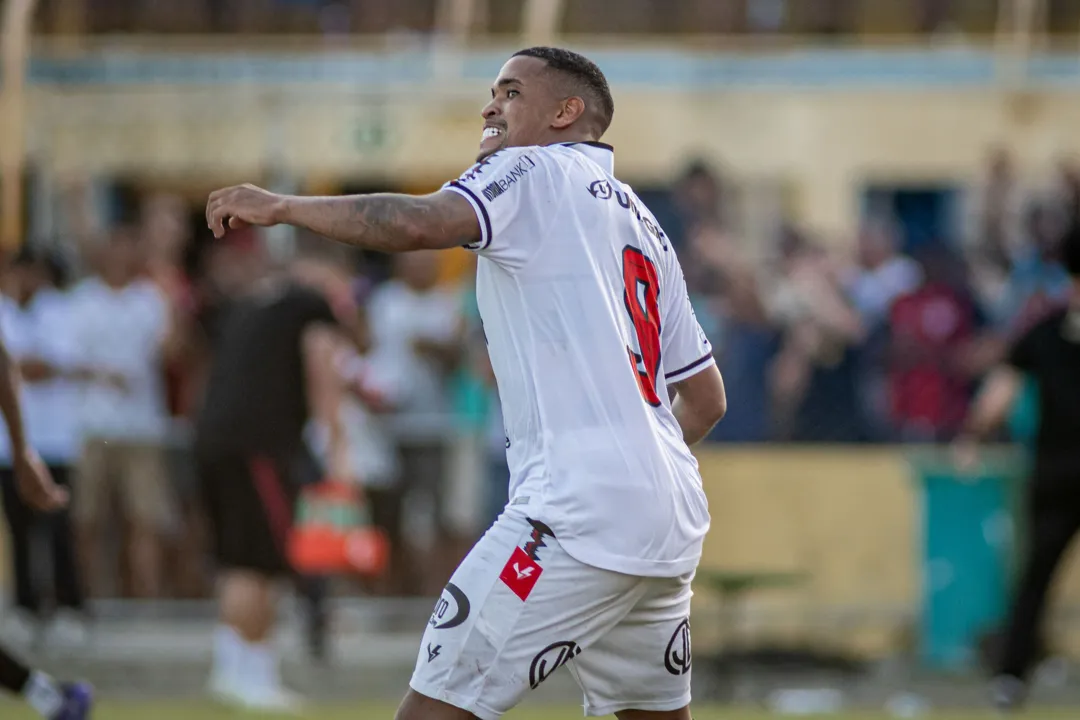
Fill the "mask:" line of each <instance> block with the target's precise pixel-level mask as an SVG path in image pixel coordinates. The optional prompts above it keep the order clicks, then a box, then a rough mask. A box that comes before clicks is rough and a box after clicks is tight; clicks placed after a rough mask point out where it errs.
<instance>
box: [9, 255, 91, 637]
mask: <svg viewBox="0 0 1080 720" xmlns="http://www.w3.org/2000/svg"><path fill="white" fill-rule="evenodd" d="M62 273H63V269H62V266H61V265H60V264H59V262H58V261H57V260H56V258H53V257H51V256H48V255H47V254H46V253H44V252H41V251H36V250H34V249H31V248H24V249H23V250H22V251H21V252H20V253H19V255H18V256H17V257H16V258H15V259H14V260H13V262H12V264H11V265H10V266H9V268H8V270H7V272H6V273H5V275H4V278H3V281H4V282H3V284H4V287H3V290H4V295H3V296H2V297H0V334H2V336H3V342H4V344H5V345H6V346H7V348H8V351H9V352H10V353H11V356H12V357H13V359H14V360H15V361H16V362H17V363H18V365H19V370H20V372H21V374H22V377H23V384H22V395H23V398H22V406H23V408H24V422H25V425H26V432H27V436H28V438H29V441H30V444H31V445H32V446H33V447H34V448H35V449H36V450H37V451H38V453H39V454H40V455H41V457H42V459H43V460H44V461H45V462H46V463H47V465H48V468H49V471H50V473H51V474H52V476H53V479H54V480H55V481H56V483H57V484H58V485H60V486H61V487H66V488H70V487H71V470H72V466H73V465H74V462H75V459H76V458H77V456H78V434H77V427H76V425H75V417H74V411H75V407H76V403H77V402H78V385H77V384H76V383H75V382H74V381H75V379H76V378H78V377H85V378H89V377H91V373H89V372H88V371H85V370H81V369H80V368H79V367H77V363H76V361H77V357H76V356H75V355H74V353H73V352H72V346H71V327H70V318H69V314H68V309H69V308H68V300H67V297H66V295H65V294H64V293H62V292H60V290H59V289H58V286H59V285H60V284H62ZM0 489H2V491H3V493H2V494H3V501H4V516H5V519H6V520H7V524H8V530H9V535H10V553H11V564H12V570H13V575H14V605H15V607H16V612H17V615H16V616H15V617H17V618H18V621H19V624H20V625H21V626H22V628H23V629H25V630H29V631H31V632H34V631H36V630H37V629H38V628H37V627H36V626H37V625H38V623H39V622H40V621H41V620H43V619H44V618H45V616H46V614H47V613H48V611H50V610H55V611H56V613H55V615H54V617H53V619H55V620H56V622H55V623H53V624H52V626H51V630H52V631H53V632H50V639H60V638H59V637H58V636H61V635H64V636H67V637H69V638H70V637H73V636H72V634H71V631H74V632H80V633H81V630H82V628H81V627H80V625H81V620H82V610H83V592H82V588H81V582H80V578H79V571H78V566H77V564H76V562H75V546H74V541H73V537H72V531H71V519H70V515H69V513H68V510H67V509H66V508H65V509H62V510H59V511H57V512H55V513H52V514H49V515H44V514H41V513H39V512H37V511H35V510H34V509H33V508H32V507H30V506H29V505H28V504H27V503H26V502H25V501H24V500H23V499H22V497H21V496H20V494H19V493H18V492H17V488H16V486H15V473H14V470H13V469H12V462H11V448H10V447H9V443H8V440H7V433H6V432H0ZM38 543H46V544H47V547H44V548H40V551H39V552H35V546H36V545H37V544H38ZM35 559H36V560H37V564H36V566H35V563H34V561H35ZM42 561H45V562H42ZM43 580H44V581H47V587H42V585H43V583H42V581H43ZM65 631H67V632H65Z"/></svg>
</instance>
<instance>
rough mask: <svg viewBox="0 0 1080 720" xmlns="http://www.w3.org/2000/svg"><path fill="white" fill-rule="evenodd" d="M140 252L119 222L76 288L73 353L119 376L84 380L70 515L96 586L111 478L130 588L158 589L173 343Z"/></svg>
mask: <svg viewBox="0 0 1080 720" xmlns="http://www.w3.org/2000/svg"><path fill="white" fill-rule="evenodd" d="M142 261H143V253H142V247H141V244H140V239H139V237H138V236H137V235H136V234H135V232H134V231H132V230H131V229H129V228H120V229H118V230H116V231H115V232H114V233H113V234H112V236H111V237H110V238H109V240H108V241H107V244H106V246H105V247H104V248H103V252H102V253H101V254H100V256H99V258H98V262H99V269H98V270H99V271H98V274H97V275H96V276H92V277H89V278H87V279H86V280H84V281H82V282H81V283H80V284H79V285H78V286H77V287H76V288H75V290H74V291H73V298H72V299H73V305H74V308H73V319H74V339H75V344H76V350H77V352H78V354H79V356H80V357H81V358H82V359H83V360H84V362H88V363H91V364H93V365H95V366H97V367H101V368H104V369H107V370H108V371H109V372H111V373H112V374H114V375H115V376H116V377H117V378H118V379H119V382H117V383H113V384H111V385H102V384H88V385H85V386H84V388H83V393H82V398H81V407H80V413H79V415H80V426H81V430H82V433H83V448H82V459H81V462H80V467H79V484H78V485H77V487H76V490H77V492H78V494H77V501H78V502H77V504H76V518H77V522H78V524H79V528H80V535H81V549H82V550H83V552H84V553H85V565H84V567H86V568H87V570H88V572H89V573H90V578H89V584H90V586H91V589H93V588H94V585H95V584H96V583H97V582H100V578H102V577H104V573H103V572H102V570H103V568H102V567H101V563H102V562H103V558H102V557H101V549H102V540H103V537H102V533H103V531H104V530H105V528H106V527H108V526H107V525H106V517H105V514H106V510H107V506H108V503H109V500H110V498H111V497H112V495H113V490H114V488H115V489H116V490H117V491H118V494H119V496H120V501H121V505H122V507H123V509H124V512H125V514H126V518H125V519H126V520H127V522H128V527H129V529H130V532H129V537H128V541H129V544H128V548H129V552H130V560H131V562H130V568H131V573H132V581H133V591H134V594H135V595H136V596H138V597H156V596H157V595H158V594H159V589H160V583H161V547H162V535H163V534H164V533H165V532H167V531H168V530H169V529H170V528H171V527H172V525H173V523H174V522H175V507H174V505H175V499H174V497H173V493H172V490H171V488H170V486H169V482H168V475H167V473H166V470H165V467H164V462H163V441H164V439H165V434H166V431H167V429H168V413H167V409H166V403H165V393H164V388H163V373H162V368H163V363H164V360H165V357H166V354H167V353H168V352H169V351H170V349H171V347H172V345H173V339H172V332H171V331H172V327H173V322H172V319H171V315H170V311H169V305H168V303H167V301H166V299H165V298H164V297H163V296H162V294H161V292H160V290H159V289H158V288H157V287H156V286H155V285H154V284H153V283H152V282H151V281H150V280H148V279H146V278H145V277H143V275H142V269H143V262H142Z"/></svg>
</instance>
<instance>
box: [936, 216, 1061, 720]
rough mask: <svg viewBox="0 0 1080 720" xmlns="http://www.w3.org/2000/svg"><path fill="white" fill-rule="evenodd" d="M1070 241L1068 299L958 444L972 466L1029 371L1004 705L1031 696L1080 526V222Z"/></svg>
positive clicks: (980, 403) (977, 410) (1018, 345)
mask: <svg viewBox="0 0 1080 720" xmlns="http://www.w3.org/2000/svg"><path fill="white" fill-rule="evenodd" d="M1062 249H1063V258H1064V260H1065V267H1066V270H1067V271H1068V273H1069V275H1070V276H1071V278H1072V282H1073V286H1072V290H1071V295H1070V299H1069V302H1068V305H1067V306H1066V307H1063V308H1060V309H1058V310H1055V311H1053V312H1051V313H1050V314H1049V315H1047V316H1046V317H1045V318H1044V319H1043V320H1041V321H1040V322H1037V323H1036V324H1035V325H1033V326H1032V327H1031V328H1030V329H1029V330H1027V332H1025V333H1024V334H1023V335H1022V336H1021V337H1020V338H1019V339H1017V340H1016V341H1015V342H1014V343H1013V345H1012V347H1011V348H1010V349H1009V352H1008V355H1007V357H1006V359H1005V362H1004V363H1002V364H1001V365H1000V366H999V367H998V368H996V369H995V370H994V371H993V372H992V373H991V374H990V377H989V378H988V379H987V381H986V384H985V386H984V387H983V389H982V391H981V392H980V394H979V397H978V399H977V400H976V402H975V404H974V406H973V407H972V409H971V412H970V414H969V416H968V418H967V422H966V424H965V432H964V434H963V436H962V437H961V438H960V439H959V440H958V441H957V446H956V448H955V452H956V456H957V460H958V462H959V463H960V464H961V466H971V465H972V464H973V462H974V461H975V459H976V455H975V451H976V445H975V444H976V443H977V442H978V441H979V440H981V439H982V438H985V437H987V436H988V435H990V434H991V433H992V432H993V431H994V430H995V429H996V428H998V427H999V426H1000V425H1001V424H1002V423H1003V422H1004V420H1005V418H1006V417H1007V415H1008V414H1009V411H1010V410H1011V408H1012V406H1013V403H1014V402H1015V400H1016V398H1017V397H1018V396H1019V394H1020V392H1021V389H1022V387H1023V382H1024V378H1025V376H1027V377H1030V378H1032V379H1033V380H1034V381H1035V383H1036V384H1037V386H1038V391H1039V398H1040V399H1039V430H1038V436H1037V438H1036V450H1035V467H1034V472H1033V474H1032V477H1031V481H1030V483H1029V485H1028V487H1027V498H1026V500H1027V517H1026V518H1025V521H1024V523H1023V527H1024V530H1025V531H1026V534H1027V537H1026V538H1025V542H1024V543H1023V546H1024V547H1026V557H1025V558H1024V569H1023V575H1022V577H1021V580H1020V585H1019V588H1018V589H1017V592H1016V596H1015V600H1014V604H1013V607H1012V610H1011V613H1010V616H1009V621H1008V625H1007V628H1006V632H1005V637H1004V645H1003V648H1002V652H1001V653H1000V657H999V658H998V659H997V663H996V667H995V671H996V677H995V679H994V682H993V683H992V686H991V692H992V701H993V702H994V704H995V705H996V706H997V707H998V708H999V709H1000V710H1004V711H1008V710H1014V709H1019V708H1020V707H1021V706H1022V705H1023V703H1024V700H1025V698H1026V695H1027V681H1028V676H1029V674H1030V671H1031V669H1032V665H1033V663H1034V661H1035V658H1036V653H1037V649H1038V646H1039V637H1040V627H1039V626H1040V622H1041V620H1042V617H1043V611H1044V608H1045V605H1046V596H1047V591H1048V589H1049V587H1050V583H1051V580H1052V579H1053V577H1054V573H1055V571H1056V570H1057V567H1058V564H1059V563H1060V561H1061V558H1062V556H1063V555H1064V553H1065V551H1066V549H1067V548H1068V547H1069V545H1070V544H1071V542H1072V540H1073V538H1074V537H1075V536H1076V534H1077V531H1078V530H1080V227H1073V228H1072V230H1070V232H1069V233H1068V234H1067V235H1066V237H1065V240H1064V245H1063V248H1062Z"/></svg>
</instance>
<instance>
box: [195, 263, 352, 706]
mask: <svg viewBox="0 0 1080 720" xmlns="http://www.w3.org/2000/svg"><path fill="white" fill-rule="evenodd" d="M316 264H317V263H316ZM312 268H313V264H312V263H311V262H310V261H308V262H306V263H301V264H298V265H297V266H295V267H294V270H295V271H297V272H294V273H293V275H292V277H291V279H290V280H289V281H285V282H278V283H276V284H275V285H274V286H273V287H269V288H263V289H261V290H260V291H259V292H256V293H254V294H253V295H252V296H251V297H247V298H241V299H237V300H235V301H233V302H231V303H230V304H229V306H228V308H227V309H226V310H225V311H223V313H222V314H221V315H220V317H218V319H217V323H216V324H217V332H216V335H217V342H216V343H215V344H214V349H213V359H212V361H211V368H210V376H209V381H208V384H207V389H206V398H205V401H204V405H203V407H202V408H201V411H200V413H199V415H198V418H197V420H196V424H195V455H196V460H197V463H198V467H199V475H200V478H201V482H202V491H203V494H204V498H205V501H206V504H207V507H208V510H209V516H210V524H211V526H212V536H211V537H212V542H213V547H214V552H215V555H216V559H217V562H218V566H219V569H220V573H221V582H220V586H219V587H220V593H221V594H220V602H221V618H222V626H221V627H219V630H218V633H217V636H216V637H215V648H214V669H213V674H212V677H211V688H210V689H211V691H212V692H213V693H214V694H215V695H217V696H219V697H221V698H223V699H226V700H228V701H232V702H239V703H241V704H243V705H246V706H248V707H254V708H263V709H273V710H278V709H288V708H289V707H291V706H292V705H293V704H294V701H293V699H292V697H291V696H290V694H288V693H286V692H284V691H283V689H282V688H281V685H280V679H279V676H278V672H277V667H276V660H275V658H274V656H273V654H272V652H271V650H270V646H269V644H268V642H267V640H268V637H269V635H270V631H271V629H272V627H273V624H274V611H273V608H274V602H273V600H274V593H273V587H274V581H275V580H276V579H278V578H281V577H285V576H289V575H291V574H292V570H291V568H290V567H289V564H288V562H287V559H286V557H285V543H286V540H287V537H288V534H289V532H290V530H291V525H292V521H293V514H294V504H295V501H296V498H297V495H298V490H299V485H300V483H301V476H302V475H307V476H308V477H309V479H313V480H318V479H320V478H319V472H320V470H319V469H318V468H317V466H315V465H313V461H312V460H311V458H310V456H309V454H308V453H307V450H306V445H305V443H304V429H305V427H306V426H307V424H308V422H309V420H310V419H312V418H318V419H319V420H320V421H321V422H324V423H326V426H327V427H331V428H333V427H336V426H337V417H338V413H337V406H336V404H335V398H336V397H337V395H336V393H337V390H336V388H337V387H338V385H339V383H338V382H337V381H336V373H335V371H334V368H333V364H332V357H333V354H334V352H335V350H336V349H337V348H338V347H340V346H341V343H342V342H345V341H346V340H345V335H344V333H342V332H341V331H340V327H339V315H343V314H342V313H339V314H335V312H334V311H333V310H332V309H331V306H330V303H329V302H328V300H327V293H328V288H327V287H326V286H325V284H324V285H323V286H321V287H320V277H321V278H329V276H330V275H332V273H333V271H332V270H331V269H329V268H326V267H324V268H323V269H324V270H325V271H326V272H324V273H318V272H311V270H312ZM301 269H305V272H303V273H302V274H301V273H300V272H299V270H301ZM342 321H344V318H342ZM331 434H332V435H334V434H335V433H331ZM337 435H338V436H340V433H337Z"/></svg>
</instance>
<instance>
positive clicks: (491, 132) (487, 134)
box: [484, 128, 499, 140]
mask: <svg viewBox="0 0 1080 720" xmlns="http://www.w3.org/2000/svg"><path fill="white" fill-rule="evenodd" d="M498 135H499V129H498V128H484V139H485V140H486V139H487V138H493V137H497V136H498Z"/></svg>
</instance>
